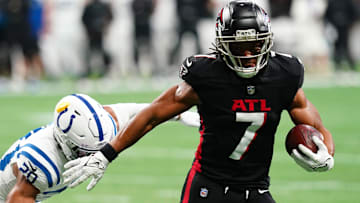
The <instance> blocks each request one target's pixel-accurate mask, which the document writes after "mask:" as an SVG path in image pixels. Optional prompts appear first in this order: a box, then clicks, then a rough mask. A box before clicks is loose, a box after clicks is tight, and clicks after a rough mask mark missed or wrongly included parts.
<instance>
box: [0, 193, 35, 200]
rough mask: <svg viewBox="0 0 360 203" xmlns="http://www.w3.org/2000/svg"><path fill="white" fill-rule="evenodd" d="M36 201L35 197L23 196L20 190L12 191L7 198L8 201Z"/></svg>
mask: <svg viewBox="0 0 360 203" xmlns="http://www.w3.org/2000/svg"><path fill="white" fill-rule="evenodd" d="M18 202H22V203H34V202H35V198H34V197H30V196H23V195H22V194H21V192H19V191H12V192H10V193H9V195H8V196H7V199H6V203H18Z"/></svg>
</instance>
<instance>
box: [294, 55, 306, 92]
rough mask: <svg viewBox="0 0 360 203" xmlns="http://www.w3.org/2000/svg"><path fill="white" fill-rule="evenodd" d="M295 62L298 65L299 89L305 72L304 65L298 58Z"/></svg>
mask: <svg viewBox="0 0 360 203" xmlns="http://www.w3.org/2000/svg"><path fill="white" fill-rule="evenodd" d="M296 59H297V60H296V62H297V63H298V67H299V70H298V71H299V83H298V88H301V87H302V86H303V84H304V72H305V68H304V64H303V63H302V61H301V60H300V59H299V58H296Z"/></svg>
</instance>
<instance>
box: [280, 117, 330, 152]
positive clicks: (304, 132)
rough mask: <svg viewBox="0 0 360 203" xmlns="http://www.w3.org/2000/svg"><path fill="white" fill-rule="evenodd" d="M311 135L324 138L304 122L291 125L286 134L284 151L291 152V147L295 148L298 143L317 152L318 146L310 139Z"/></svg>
mask: <svg viewBox="0 0 360 203" xmlns="http://www.w3.org/2000/svg"><path fill="white" fill-rule="evenodd" d="M312 136H317V137H319V138H320V139H321V140H324V138H323V135H322V134H321V133H320V132H319V131H318V130H317V129H315V128H314V127H312V126H310V125H306V124H299V125H296V126H295V127H293V128H292V129H291V130H290V131H289V133H288V134H287V136H286V140H285V146H286V151H287V152H288V153H289V154H291V152H292V150H293V149H297V148H298V145H299V144H303V145H304V146H306V147H307V148H309V149H311V151H313V152H317V150H318V148H317V146H316V144H315V143H314V142H313V141H312Z"/></svg>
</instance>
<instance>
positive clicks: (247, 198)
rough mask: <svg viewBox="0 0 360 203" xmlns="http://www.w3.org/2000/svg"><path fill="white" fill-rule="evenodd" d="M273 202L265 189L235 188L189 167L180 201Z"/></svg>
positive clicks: (219, 202)
mask: <svg viewBox="0 0 360 203" xmlns="http://www.w3.org/2000/svg"><path fill="white" fill-rule="evenodd" d="M245 202H246V203H275V200H274V199H273V198H272V196H271V194H270V192H269V191H268V190H266V189H244V190H235V189H234V188H231V186H224V185H221V184H218V183H216V182H214V181H212V180H210V179H209V178H207V177H205V176H203V175H201V174H199V173H198V172H196V171H195V170H194V169H191V170H190V172H189V173H188V176H187V178H186V181H185V184H184V187H183V190H182V194H181V201H180V203H245Z"/></svg>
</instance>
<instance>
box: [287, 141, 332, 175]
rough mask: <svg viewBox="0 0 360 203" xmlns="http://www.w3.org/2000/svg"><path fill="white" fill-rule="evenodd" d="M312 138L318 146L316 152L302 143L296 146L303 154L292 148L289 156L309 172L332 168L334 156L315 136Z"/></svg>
mask: <svg viewBox="0 0 360 203" xmlns="http://www.w3.org/2000/svg"><path fill="white" fill-rule="evenodd" d="M312 139H313V141H314V143H315V144H316V145H317V147H318V151H317V152H316V153H314V152H312V151H311V150H310V149H309V148H307V147H305V146H304V145H302V144H299V146H298V148H299V150H300V151H301V152H302V153H303V154H301V153H299V151H298V150H297V149H293V151H292V153H291V157H292V158H293V159H294V160H295V162H296V163H297V164H298V165H300V166H301V167H303V168H304V169H305V170H307V171H310V172H312V171H318V172H321V171H328V170H330V169H332V168H333V167H334V158H333V157H332V156H331V155H330V154H329V152H328V149H327V147H326V145H325V144H324V142H323V141H322V140H321V139H320V138H318V137H316V136H313V137H312Z"/></svg>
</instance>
